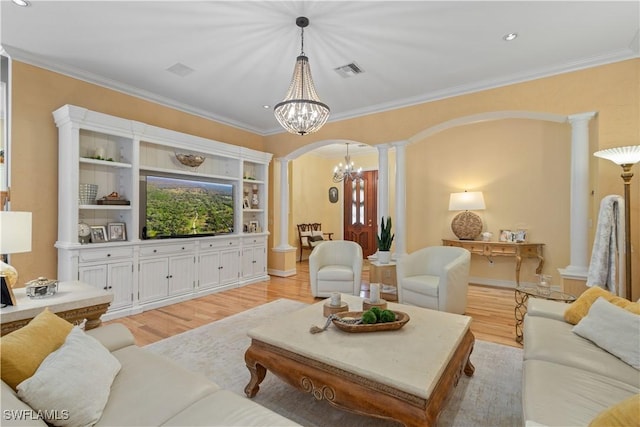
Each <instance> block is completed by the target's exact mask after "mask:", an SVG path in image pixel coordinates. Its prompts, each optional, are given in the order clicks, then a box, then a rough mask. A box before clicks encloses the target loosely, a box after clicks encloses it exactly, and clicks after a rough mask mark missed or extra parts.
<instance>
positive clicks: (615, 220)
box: [587, 194, 625, 296]
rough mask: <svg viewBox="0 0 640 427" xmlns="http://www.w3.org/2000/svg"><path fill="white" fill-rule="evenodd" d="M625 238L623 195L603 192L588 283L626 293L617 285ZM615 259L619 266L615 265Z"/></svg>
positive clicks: (617, 293) (620, 279)
mask: <svg viewBox="0 0 640 427" xmlns="http://www.w3.org/2000/svg"><path fill="white" fill-rule="evenodd" d="M624 239H625V237H624V199H623V198H622V197H620V196H618V195H615V194H614V195H610V196H605V197H604V198H603V199H602V201H601V202H600V212H599V214H598V224H597V226H596V234H595V238H594V240H593V249H592V251H591V262H590V263H589V272H588V274H587V286H589V287H591V286H601V287H604V288H605V289H607V290H609V291H610V292H611V293H613V294H616V295H620V296H625V295H624V294H625V290H624V286H620V285H621V284H622V283H623V282H624V280H623V278H624V274H625V271H624V254H625V246H624V243H625V241H624ZM618 260H620V262H619V264H620V265H619V267H617V266H616V264H617V262H618ZM617 268H618V269H619V270H617Z"/></svg>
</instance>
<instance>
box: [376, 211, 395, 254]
mask: <svg viewBox="0 0 640 427" xmlns="http://www.w3.org/2000/svg"><path fill="white" fill-rule="evenodd" d="M394 237H395V234H391V218H387V223H386V224H385V222H384V217H382V221H381V223H380V234H378V235H376V240H377V241H378V261H380V263H381V264H389V261H390V260H391V252H390V250H391V243H393V238H394Z"/></svg>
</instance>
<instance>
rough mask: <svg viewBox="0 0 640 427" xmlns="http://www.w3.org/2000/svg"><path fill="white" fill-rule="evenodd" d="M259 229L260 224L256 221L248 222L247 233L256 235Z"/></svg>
mask: <svg viewBox="0 0 640 427" xmlns="http://www.w3.org/2000/svg"><path fill="white" fill-rule="evenodd" d="M259 229H260V223H259V222H258V221H249V232H250V233H257V232H258V230H259Z"/></svg>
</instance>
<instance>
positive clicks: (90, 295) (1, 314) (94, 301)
mask: <svg viewBox="0 0 640 427" xmlns="http://www.w3.org/2000/svg"><path fill="white" fill-rule="evenodd" d="M13 293H14V295H15V297H16V305H9V306H6V307H3V308H1V309H0V322H1V323H2V330H1V332H0V335H6V334H8V333H9V332H13V331H15V330H17V329H20V328H22V327H23V326H25V325H26V324H27V323H29V321H30V320H31V319H33V318H34V317H36V316H37V315H38V314H39V313H40V312H41V311H42V310H44V308H45V307H49V310H51V311H52V312H53V313H55V314H56V315H58V316H59V317H61V318H63V319H65V320H67V321H68V322H71V323H73V324H76V325H77V324H80V323H82V322H83V321H85V320H86V323H85V325H84V328H85V329H86V330H89V329H93V328H97V327H98V326H100V325H101V324H102V320H100V316H102V315H103V314H104V313H106V311H107V309H108V308H109V304H111V301H112V300H113V294H111V293H109V292H107V291H104V290H102V289H100V288H97V287H95V286H91V285H88V284H86V283H82V282H78V281H74V282H60V283H58V292H57V293H56V294H55V295H52V296H50V297H45V298H34V299H32V298H29V297H28V296H27V294H26V289H25V288H14V289H13Z"/></svg>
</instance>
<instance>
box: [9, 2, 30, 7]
mask: <svg viewBox="0 0 640 427" xmlns="http://www.w3.org/2000/svg"><path fill="white" fill-rule="evenodd" d="M11 1H12V2H13V4H15V5H18V6H20V7H27V6H29V4H30V3H29V2H28V1H27V0H11Z"/></svg>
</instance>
